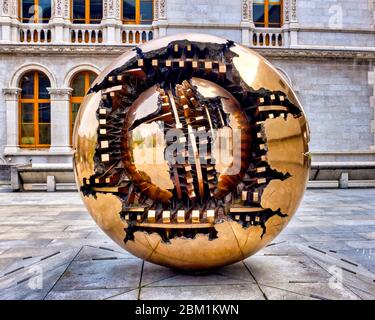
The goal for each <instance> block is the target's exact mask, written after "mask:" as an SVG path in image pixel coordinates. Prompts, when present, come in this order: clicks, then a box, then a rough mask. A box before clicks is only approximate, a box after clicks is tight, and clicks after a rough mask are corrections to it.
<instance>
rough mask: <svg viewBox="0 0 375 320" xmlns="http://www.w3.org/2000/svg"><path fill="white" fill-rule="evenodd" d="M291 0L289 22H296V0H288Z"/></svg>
mask: <svg viewBox="0 0 375 320" xmlns="http://www.w3.org/2000/svg"><path fill="white" fill-rule="evenodd" d="M290 1H291V22H297V21H298V18H297V0H290Z"/></svg>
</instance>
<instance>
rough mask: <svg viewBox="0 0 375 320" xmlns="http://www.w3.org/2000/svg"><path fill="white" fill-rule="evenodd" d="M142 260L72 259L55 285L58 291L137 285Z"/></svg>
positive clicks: (132, 286)
mask: <svg viewBox="0 0 375 320" xmlns="http://www.w3.org/2000/svg"><path fill="white" fill-rule="evenodd" d="M141 269H142V260H139V259H126V260H122V259H119V260H95V261H73V262H72V263H71V264H70V266H69V267H68V268H67V270H66V271H65V272H64V274H63V275H62V277H61V279H60V280H59V281H58V283H57V284H56V286H55V289H56V290H58V291H66V290H82V289H116V288H124V287H126V288H135V287H138V285H139V281H140V277H141Z"/></svg>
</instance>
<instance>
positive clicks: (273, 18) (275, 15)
mask: <svg viewBox="0 0 375 320" xmlns="http://www.w3.org/2000/svg"><path fill="white" fill-rule="evenodd" d="M268 8H269V12H268V21H269V23H271V24H277V25H280V23H281V15H280V14H281V12H280V6H279V5H269V6H268Z"/></svg>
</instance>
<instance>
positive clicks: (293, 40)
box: [289, 0, 299, 47]
mask: <svg viewBox="0 0 375 320" xmlns="http://www.w3.org/2000/svg"><path fill="white" fill-rule="evenodd" d="M289 3H290V7H289V8H290V13H289V14H290V22H289V30H290V46H291V47H292V46H297V45H298V30H299V24H298V16H297V0H289Z"/></svg>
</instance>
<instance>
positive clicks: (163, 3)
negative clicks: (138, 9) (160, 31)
mask: <svg viewBox="0 0 375 320" xmlns="http://www.w3.org/2000/svg"><path fill="white" fill-rule="evenodd" d="M159 18H160V19H167V0H159Z"/></svg>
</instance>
